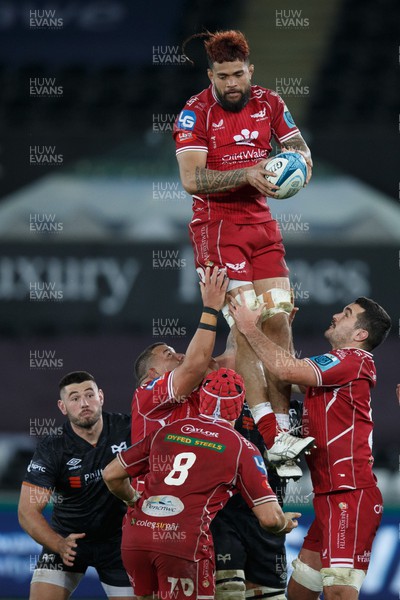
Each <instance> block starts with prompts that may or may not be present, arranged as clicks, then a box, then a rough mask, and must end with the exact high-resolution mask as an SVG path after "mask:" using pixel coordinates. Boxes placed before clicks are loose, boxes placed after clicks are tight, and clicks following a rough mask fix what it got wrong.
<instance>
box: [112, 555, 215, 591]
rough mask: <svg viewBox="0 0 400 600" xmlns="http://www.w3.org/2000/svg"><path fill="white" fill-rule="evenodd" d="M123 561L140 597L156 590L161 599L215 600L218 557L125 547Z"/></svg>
mask: <svg viewBox="0 0 400 600" xmlns="http://www.w3.org/2000/svg"><path fill="white" fill-rule="evenodd" d="M122 561H123V563H124V567H125V569H126V572H127V573H128V577H129V580H130V582H131V585H132V587H133V589H134V591H135V594H136V596H150V595H152V594H153V593H154V595H155V596H157V597H158V598H160V599H161V600H197V598H202V599H204V600H207V599H209V600H212V599H213V598H214V594H215V584H214V577H215V567H214V559H213V558H209V559H203V560H200V561H198V562H193V561H191V560H187V559H184V558H177V557H176V556H170V555H168V554H160V553H159V552H150V551H148V550H127V549H126V550H124V549H123V548H122Z"/></svg>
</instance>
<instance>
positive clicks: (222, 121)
mask: <svg viewBox="0 0 400 600" xmlns="http://www.w3.org/2000/svg"><path fill="white" fill-rule="evenodd" d="M223 126H224V120H223V119H221V120H220V121H218V123H212V124H211V127H213V129H221V127H223Z"/></svg>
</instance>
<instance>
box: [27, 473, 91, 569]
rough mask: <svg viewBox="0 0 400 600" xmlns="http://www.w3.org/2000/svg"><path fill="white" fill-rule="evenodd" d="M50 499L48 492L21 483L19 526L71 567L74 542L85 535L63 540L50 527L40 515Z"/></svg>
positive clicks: (75, 534)
mask: <svg viewBox="0 0 400 600" xmlns="http://www.w3.org/2000/svg"><path fill="white" fill-rule="evenodd" d="M50 497H51V491H50V490H48V489H46V488H41V487H36V486H32V485H30V484H26V483H23V484H22V486H21V495H20V498H19V504H18V520H19V524H20V525H21V527H22V529H24V530H25V531H26V533H27V534H28V535H30V536H31V538H33V539H34V540H35V541H36V542H37V543H38V544H41V545H42V546H46V547H47V548H50V550H52V551H53V552H55V553H56V554H59V555H60V556H61V558H62V561H63V563H64V564H65V565H67V566H68V567H71V566H72V565H73V564H74V560H75V556H76V551H75V548H76V547H77V543H76V540H77V539H79V538H83V537H85V535H86V534H85V533H70V534H69V536H67V537H65V538H64V537H63V536H62V535H60V534H59V533H57V532H56V531H54V529H52V528H51V527H50V525H49V524H48V522H47V521H46V519H45V518H44V516H43V514H42V513H43V510H44V509H45V507H46V506H47V504H48V502H49V500H50Z"/></svg>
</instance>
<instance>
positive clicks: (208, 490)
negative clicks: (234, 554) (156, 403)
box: [118, 415, 277, 561]
mask: <svg viewBox="0 0 400 600" xmlns="http://www.w3.org/2000/svg"><path fill="white" fill-rule="evenodd" d="M118 459H119V461H120V463H121V465H122V466H123V467H124V469H125V470H126V471H127V473H129V475H131V476H132V477H137V476H139V475H143V474H144V473H146V472H147V475H146V476H145V489H144V493H143V494H142V497H141V499H140V500H139V501H138V503H137V505H136V506H135V507H134V508H133V509H131V510H129V511H128V514H127V516H126V518H125V522H124V527H123V538H122V550H150V551H155V552H160V553H162V554H169V555H172V556H176V557H180V558H185V559H188V560H192V561H198V560H201V559H204V558H208V557H209V556H210V554H212V553H213V541H212V536H211V533H210V531H209V527H210V523H211V521H212V519H213V518H214V517H215V515H216V513H217V512H218V511H219V510H220V509H221V508H222V507H223V506H224V505H225V504H226V502H227V501H228V500H229V498H230V497H231V496H232V494H233V493H235V492H237V491H239V492H240V493H241V495H242V496H243V498H244V499H245V501H246V502H247V504H248V506H249V507H250V508H253V507H254V506H259V505H260V504H264V503H266V502H277V499H276V496H275V494H274V493H273V491H272V489H271V488H270V486H269V483H268V479H267V473H266V469H265V465H264V461H263V459H262V457H261V455H260V453H259V451H258V450H257V448H256V447H255V446H253V444H251V442H249V441H248V440H246V439H245V438H244V437H243V436H241V435H240V434H239V433H238V432H237V431H235V429H233V427H231V426H230V425H229V423H227V422H226V421H224V420H221V419H218V420H213V419H212V418H211V417H206V416H204V415H200V416H199V417H197V418H189V419H182V420H179V421H175V422H173V423H171V424H169V425H166V426H165V427H162V428H161V429H159V430H158V431H157V432H153V433H152V434H151V435H149V436H148V437H147V438H145V439H144V440H143V441H141V442H139V443H137V444H135V445H134V446H131V447H130V448H128V450H126V451H123V452H121V453H120V454H119V455H118Z"/></svg>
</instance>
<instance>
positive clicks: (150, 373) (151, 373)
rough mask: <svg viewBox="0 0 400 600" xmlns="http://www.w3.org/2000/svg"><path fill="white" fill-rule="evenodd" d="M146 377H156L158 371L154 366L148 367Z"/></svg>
mask: <svg viewBox="0 0 400 600" xmlns="http://www.w3.org/2000/svg"><path fill="white" fill-rule="evenodd" d="M147 377H148V378H149V379H155V378H156V377H158V371H157V369H156V368H155V367H150V369H149V370H148V371H147Z"/></svg>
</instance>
